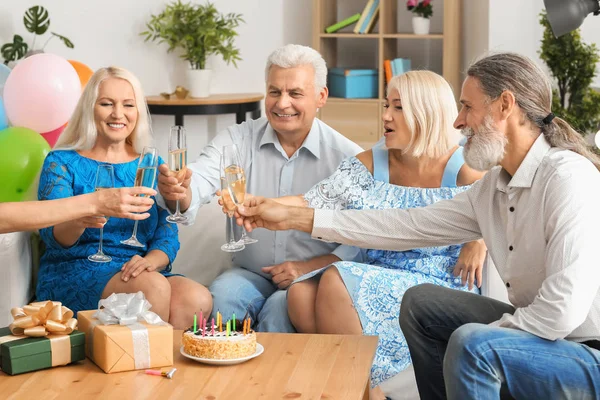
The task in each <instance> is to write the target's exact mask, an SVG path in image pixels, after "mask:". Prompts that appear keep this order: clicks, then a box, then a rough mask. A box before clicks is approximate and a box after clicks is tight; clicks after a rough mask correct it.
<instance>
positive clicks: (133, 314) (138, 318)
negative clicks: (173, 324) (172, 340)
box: [93, 292, 168, 325]
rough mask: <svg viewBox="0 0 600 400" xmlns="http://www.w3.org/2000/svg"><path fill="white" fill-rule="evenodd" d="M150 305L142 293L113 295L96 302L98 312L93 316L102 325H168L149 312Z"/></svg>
mask: <svg viewBox="0 0 600 400" xmlns="http://www.w3.org/2000/svg"><path fill="white" fill-rule="evenodd" d="M150 308H152V304H150V302H149V301H148V300H146V298H145V297H144V293H142V292H137V293H113V294H111V295H110V296H108V297H107V298H106V299H102V300H100V301H99V302H98V311H96V313H95V314H94V316H93V317H94V318H97V319H98V320H99V321H100V322H101V323H102V325H116V324H119V325H133V324H135V323H136V322H147V323H148V324H150V325H168V324H167V323H166V322H164V321H163V320H162V319H161V318H160V317H159V316H158V315H157V314H156V313H153V312H152V311H149V310H150Z"/></svg>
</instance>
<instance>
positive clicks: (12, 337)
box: [0, 301, 85, 375]
mask: <svg viewBox="0 0 600 400" xmlns="http://www.w3.org/2000/svg"><path fill="white" fill-rule="evenodd" d="M11 313H12V315H13V318H14V319H15V321H14V322H13V323H12V324H11V325H10V326H9V327H6V328H0V369H2V371H3V372H5V373H7V374H9V375H17V374H22V373H25V372H31V371H37V370H40V369H45V368H51V367H56V366H59V365H67V364H70V363H72V362H75V361H80V360H84V359H85V335H84V334H83V332H80V331H76V330H74V329H75V328H76V327H77V321H76V320H75V319H74V318H72V317H73V312H72V311H71V310H69V309H68V308H67V307H64V306H62V304H61V303H60V302H52V301H42V302H37V303H31V304H29V305H26V306H24V307H16V308H13V309H12V310H11Z"/></svg>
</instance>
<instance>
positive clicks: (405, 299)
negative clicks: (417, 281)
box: [400, 283, 436, 325]
mask: <svg viewBox="0 0 600 400" xmlns="http://www.w3.org/2000/svg"><path fill="white" fill-rule="evenodd" d="M435 287H436V285H432V284H431V283H424V284H422V285H417V286H413V287H411V288H408V290H407V291H406V292H404V296H402V300H401V303H400V325H402V324H403V323H404V324H406V323H407V321H408V319H409V318H411V315H420V314H421V311H420V310H421V309H422V307H423V306H426V305H427V304H428V302H429V301H431V297H430V294H431V290H432V289H433V288H435Z"/></svg>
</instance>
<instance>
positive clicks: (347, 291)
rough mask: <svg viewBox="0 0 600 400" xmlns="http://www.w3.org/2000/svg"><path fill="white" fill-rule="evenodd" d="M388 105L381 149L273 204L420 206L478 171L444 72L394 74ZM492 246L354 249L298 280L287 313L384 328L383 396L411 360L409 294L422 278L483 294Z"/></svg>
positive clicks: (377, 330) (320, 327)
mask: <svg viewBox="0 0 600 400" xmlns="http://www.w3.org/2000/svg"><path fill="white" fill-rule="evenodd" d="M384 107H385V109H384V111H383V122H384V127H385V133H384V136H385V146H384V145H383V143H381V144H378V145H377V146H375V147H374V148H373V149H371V150H368V151H365V152H363V153H361V154H359V155H357V156H356V157H351V158H348V159H346V160H345V161H343V162H342V163H341V164H340V166H339V168H338V170H337V171H336V172H335V173H334V174H333V175H332V176H331V177H329V178H327V179H325V180H324V181H322V182H320V183H318V184H317V185H315V186H314V187H313V188H312V189H311V190H310V191H309V192H308V193H306V194H305V195H304V196H294V197H285V198H280V199H277V201H279V202H283V203H286V204H289V205H303V206H308V207H312V208H327V209H338V210H339V209H386V208H412V207H424V206H427V205H429V204H432V203H435V202H437V201H440V200H444V199H450V198H452V197H454V196H455V195H456V194H458V193H461V192H463V191H465V190H467V189H468V188H469V187H470V185H471V184H473V183H474V182H475V181H476V180H478V179H479V178H481V176H482V175H483V173H482V172H479V171H475V170H473V169H470V168H469V167H467V166H466V165H465V164H464V160H463V157H462V148H461V147H459V145H458V142H459V139H460V132H458V131H457V130H455V129H454V128H453V126H452V123H453V121H454V120H455V118H456V116H457V108H456V102H455V99H454V95H453V93H452V89H451V88H450V85H449V84H448V83H447V82H446V81H445V80H444V78H442V77H441V76H439V75H437V74H435V73H433V72H430V71H411V72H408V73H406V74H403V75H400V76H397V77H394V78H393V79H392V80H391V81H390V83H389V85H388V96H387V99H386V103H385V105H384ZM486 250H487V249H486V247H485V245H484V243H483V242H482V241H480V242H472V243H467V244H465V245H464V246H462V245H460V244H457V245H455V246H448V247H436V248H425V249H414V250H411V251H405V252H394V251H381V250H376V249H369V250H366V249H356V257H355V258H354V259H353V260H342V261H340V262H336V263H334V264H331V265H330V266H328V267H326V268H323V269H320V270H317V271H313V272H311V273H309V274H306V275H304V276H302V277H300V278H298V279H297V280H295V281H294V283H293V284H292V286H291V287H290V289H289V291H288V311H289V316H290V319H291V321H292V323H293V324H294V326H295V327H296V329H297V330H298V331H299V332H305V333H314V332H316V333H330V334H365V335H378V336H379V344H378V348H377V352H376V355H375V359H374V362H373V367H372V370H371V387H372V389H371V398H385V395H384V394H383V391H382V390H381V389H380V388H379V385H380V384H381V383H382V382H383V381H385V380H387V379H389V378H391V377H392V376H394V375H396V374H398V373H399V372H401V371H402V370H404V369H405V368H407V367H408V366H409V365H410V363H411V361H410V354H409V351H408V346H407V344H406V341H405V340H404V336H403V335H402V332H401V331H400V326H399V323H398V318H399V312H400V302H401V301H402V296H403V294H404V292H405V291H406V290H407V289H408V288H410V287H412V286H416V285H418V284H421V283H433V284H436V285H441V286H445V287H449V288H454V289H458V290H471V291H475V292H478V288H477V286H480V285H481V284H480V282H481V269H482V266H483V262H484V258H485V254H486ZM474 282H475V283H476V285H473V283H474Z"/></svg>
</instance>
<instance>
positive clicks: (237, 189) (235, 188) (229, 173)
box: [223, 144, 258, 244]
mask: <svg viewBox="0 0 600 400" xmlns="http://www.w3.org/2000/svg"><path fill="white" fill-rule="evenodd" d="M223 157H224V160H225V166H226V167H225V179H226V180H227V190H228V191H229V195H230V196H231V199H232V201H233V203H234V204H235V205H236V206H240V205H242V204H244V199H245V197H246V173H245V171H244V168H243V167H242V163H241V156H240V153H239V152H238V149H237V146H236V145H235V144H232V145H228V146H223ZM256 242H258V240H256V239H253V238H251V237H250V236H248V235H247V234H246V229H245V228H244V227H243V226H242V236H241V238H240V243H244V244H252V243H256Z"/></svg>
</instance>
